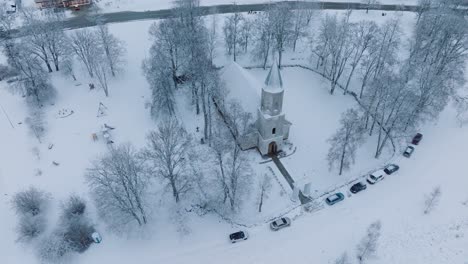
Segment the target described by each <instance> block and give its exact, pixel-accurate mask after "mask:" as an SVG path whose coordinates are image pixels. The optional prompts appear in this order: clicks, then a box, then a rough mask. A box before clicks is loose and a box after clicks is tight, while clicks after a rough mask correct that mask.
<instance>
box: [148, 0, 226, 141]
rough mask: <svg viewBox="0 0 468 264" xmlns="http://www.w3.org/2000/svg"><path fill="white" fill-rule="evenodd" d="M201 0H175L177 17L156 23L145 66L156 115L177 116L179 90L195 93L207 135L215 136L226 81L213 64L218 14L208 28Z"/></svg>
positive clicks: (195, 100)
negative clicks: (217, 100)
mask: <svg viewBox="0 0 468 264" xmlns="http://www.w3.org/2000/svg"><path fill="white" fill-rule="evenodd" d="M199 5H200V2H199V1H198V0H184V1H175V6H174V18H170V19H166V20H164V21H161V22H159V23H154V24H153V25H152V26H151V29H150V35H151V37H152V38H153V45H152V46H151V49H150V56H149V58H148V59H146V60H145V61H144V62H143V70H144V72H145V74H146V78H147V79H148V82H149V83H150V87H151V90H152V94H153V96H152V98H153V99H152V108H151V113H152V116H153V117H156V116H158V115H166V116H175V114H176V102H175V93H176V92H177V91H178V90H180V91H182V92H187V93H188V94H189V95H190V97H191V104H192V105H193V107H194V110H195V112H196V114H197V115H198V114H203V121H204V128H203V133H204V135H203V138H204V140H205V141H208V142H209V141H210V140H211V138H212V136H213V113H214V111H215V109H214V106H213V101H214V100H215V98H220V96H219V94H220V93H221V89H222V84H221V81H220V79H219V75H218V72H217V69H216V68H215V67H214V65H213V63H212V62H213V58H214V48H215V46H216V23H215V20H216V17H214V18H213V23H212V28H211V29H208V28H207V26H206V23H205V21H204V19H203V18H202V17H201V16H200V14H199V13H198V12H199V9H198V7H199Z"/></svg>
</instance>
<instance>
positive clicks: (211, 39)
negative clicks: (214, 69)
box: [208, 15, 219, 64]
mask: <svg viewBox="0 0 468 264" xmlns="http://www.w3.org/2000/svg"><path fill="white" fill-rule="evenodd" d="M218 21H219V19H218V16H217V15H212V16H211V21H210V24H209V27H208V50H209V54H210V64H213V60H214V55H215V50H216V46H217V45H218V30H217V27H218Z"/></svg>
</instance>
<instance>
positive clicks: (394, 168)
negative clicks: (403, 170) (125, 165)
mask: <svg viewBox="0 0 468 264" xmlns="http://www.w3.org/2000/svg"><path fill="white" fill-rule="evenodd" d="M399 169H400V166H398V165H396V164H388V165H387V166H385V168H384V172H385V173H386V174H387V175H390V174H393V173H395V172H397V171H398V170H399Z"/></svg>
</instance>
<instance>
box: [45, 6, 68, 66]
mask: <svg viewBox="0 0 468 264" xmlns="http://www.w3.org/2000/svg"><path fill="white" fill-rule="evenodd" d="M45 14H46V16H45V21H44V22H43V23H45V24H46V25H45V27H46V34H45V45H46V48H47V51H48V52H49V54H50V57H51V60H52V62H53V63H54V67H55V70H56V71H59V70H60V67H59V64H60V63H61V62H62V61H64V60H67V56H68V45H69V39H68V38H67V36H66V35H65V33H64V31H63V29H62V28H61V25H60V24H61V23H62V22H63V20H64V19H65V14H64V13H63V12H56V11H52V10H47V11H46V13H45Z"/></svg>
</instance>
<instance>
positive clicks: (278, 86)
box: [264, 58, 283, 91]
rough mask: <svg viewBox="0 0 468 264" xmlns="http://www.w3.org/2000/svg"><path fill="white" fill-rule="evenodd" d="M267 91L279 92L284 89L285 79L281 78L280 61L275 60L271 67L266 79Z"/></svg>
mask: <svg viewBox="0 0 468 264" xmlns="http://www.w3.org/2000/svg"><path fill="white" fill-rule="evenodd" d="M264 89H266V90H272V91H279V90H282V89H283V79H282V78H281V72H280V68H279V66H278V61H277V60H276V58H275V59H274V62H273V65H271V68H270V72H269V73H268V76H267V77H266V79H265V88H264Z"/></svg>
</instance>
